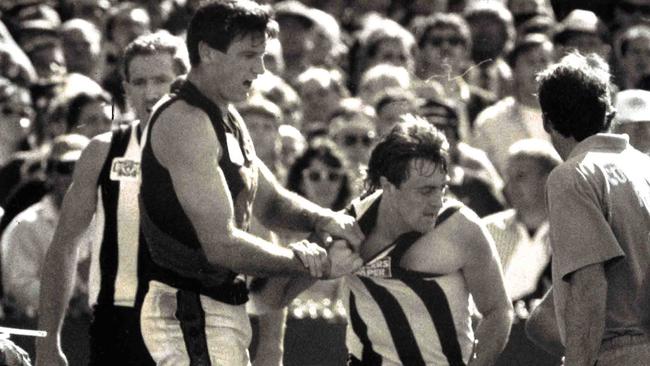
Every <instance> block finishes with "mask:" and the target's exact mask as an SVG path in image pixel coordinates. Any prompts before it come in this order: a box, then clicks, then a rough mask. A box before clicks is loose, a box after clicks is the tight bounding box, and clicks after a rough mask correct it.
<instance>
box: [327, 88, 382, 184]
mask: <svg viewBox="0 0 650 366" xmlns="http://www.w3.org/2000/svg"><path fill="white" fill-rule="evenodd" d="M375 119H376V116H375V111H374V109H373V108H372V107H371V106H369V105H366V104H364V103H363V102H362V101H361V100H359V99H357V98H348V99H344V100H342V101H341V104H340V106H339V109H338V110H337V111H336V112H335V113H334V115H333V117H332V119H331V120H330V125H329V126H330V127H329V131H328V135H329V137H330V138H332V140H334V142H336V144H337V145H338V146H339V148H340V149H341V150H342V151H343V153H344V154H345V157H346V159H347V160H348V162H349V163H350V171H351V173H352V175H353V178H352V179H353V184H354V185H355V186H356V185H357V183H359V182H360V180H359V179H361V177H362V175H363V171H364V170H365V167H366V166H367V165H368V159H370V151H371V150H372V147H373V146H374V144H375V140H376V138H377V127H376V125H377V124H376V122H375Z"/></svg>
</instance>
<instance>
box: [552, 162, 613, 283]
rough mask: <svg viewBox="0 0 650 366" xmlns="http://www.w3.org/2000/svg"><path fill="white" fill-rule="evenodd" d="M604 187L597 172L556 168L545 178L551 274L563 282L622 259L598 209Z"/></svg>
mask: <svg viewBox="0 0 650 366" xmlns="http://www.w3.org/2000/svg"><path fill="white" fill-rule="evenodd" d="M565 164H566V163H565ZM606 184H607V182H606V181H605V177H604V176H603V175H602V174H599V172H598V170H597V169H595V170H593V172H592V170H589V171H587V170H586V169H585V170H584V171H583V170H581V169H579V168H578V167H577V166H560V167H558V168H556V170H555V171H553V172H552V173H551V175H550V176H549V178H548V183H547V201H548V210H549V222H550V229H549V237H550V240H551V247H552V250H553V257H554V258H555V261H554V263H553V265H554V266H557V268H555V269H554V273H557V274H558V275H559V277H560V278H562V279H563V280H565V281H566V280H567V279H568V278H567V277H568V276H569V275H570V274H572V273H573V272H575V271H576V270H578V269H580V268H583V267H585V266H588V265H591V264H596V263H605V262H607V261H610V260H612V259H614V258H619V257H622V256H624V255H625V254H624V252H623V250H622V249H621V247H620V245H619V243H618V240H617V239H616V237H615V236H614V233H613V232H612V229H611V227H610V225H609V223H608V222H607V219H606V215H605V210H604V208H603V207H602V202H603V200H604V192H603V191H604V190H605V187H606Z"/></svg>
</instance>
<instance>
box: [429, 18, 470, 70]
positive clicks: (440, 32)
mask: <svg viewBox="0 0 650 366" xmlns="http://www.w3.org/2000/svg"><path fill="white" fill-rule="evenodd" d="M420 51H421V60H422V61H423V62H425V63H428V64H429V65H431V66H432V68H433V69H434V71H436V70H437V71H436V72H442V71H443V70H444V71H451V73H452V74H456V73H457V72H459V71H460V70H461V69H462V68H463V67H464V66H465V64H466V63H467V57H468V53H467V48H466V47H465V44H464V42H463V38H462V37H461V36H460V34H459V33H458V32H456V30H454V29H452V28H450V27H439V28H434V29H431V30H430V31H429V32H428V33H427V35H426V39H425V41H424V43H423V44H422V46H421V48H420ZM445 76H448V75H445ZM451 76H452V77H453V76H457V75H451Z"/></svg>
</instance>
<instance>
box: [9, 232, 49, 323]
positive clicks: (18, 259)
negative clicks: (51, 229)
mask: <svg viewBox="0 0 650 366" xmlns="http://www.w3.org/2000/svg"><path fill="white" fill-rule="evenodd" d="M35 230H37V228H35V227H33V225H31V224H30V223H29V222H27V221H14V222H13V223H12V224H10V225H9V226H8V227H7V231H6V232H5V233H4V235H3V236H2V249H3V250H2V252H3V253H2V277H3V286H4V290H5V292H6V293H7V295H10V296H12V297H13V299H14V300H15V301H16V304H17V305H18V306H19V308H20V309H21V310H22V311H25V312H28V311H35V310H36V309H37V308H38V301H39V298H38V296H39V290H40V282H41V281H40V275H41V265H42V262H43V255H42V253H41V251H42V243H39V241H38V239H37V238H36V237H35V235H34V231H35Z"/></svg>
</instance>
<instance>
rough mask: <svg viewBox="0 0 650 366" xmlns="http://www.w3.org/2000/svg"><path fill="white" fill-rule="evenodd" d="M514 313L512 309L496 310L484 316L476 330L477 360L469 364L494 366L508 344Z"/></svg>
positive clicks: (473, 365)
mask: <svg viewBox="0 0 650 366" xmlns="http://www.w3.org/2000/svg"><path fill="white" fill-rule="evenodd" d="M512 319H513V312H512V308H511V307H507V308H500V309H495V310H493V311H491V312H489V313H487V314H483V319H482V320H481V322H480V323H479V326H478V328H477V329H476V335H475V336H476V339H477V340H478V346H477V348H476V358H475V359H473V360H471V362H470V363H469V364H470V365H472V366H475V365H493V364H494V363H495V362H496V360H497V358H498V357H499V354H500V353H501V351H503V349H504V348H505V346H506V343H507V342H508V336H509V335H510V327H511V326H512Z"/></svg>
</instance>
